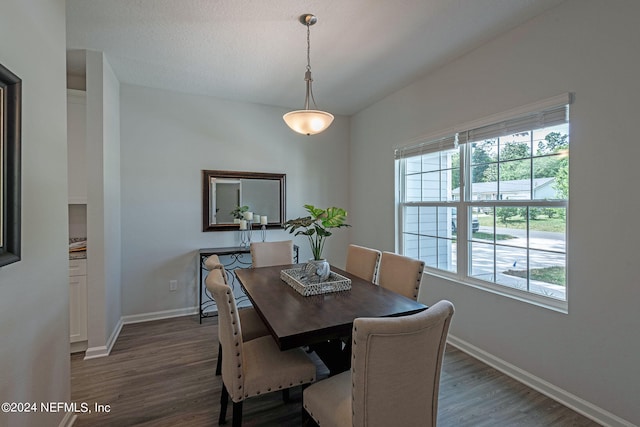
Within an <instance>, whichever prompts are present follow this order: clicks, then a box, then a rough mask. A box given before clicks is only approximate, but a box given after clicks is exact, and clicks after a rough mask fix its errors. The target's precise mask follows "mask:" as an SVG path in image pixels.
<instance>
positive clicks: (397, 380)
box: [303, 300, 454, 427]
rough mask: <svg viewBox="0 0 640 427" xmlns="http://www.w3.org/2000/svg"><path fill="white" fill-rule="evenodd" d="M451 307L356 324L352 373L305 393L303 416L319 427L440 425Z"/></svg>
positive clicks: (436, 306) (445, 303)
mask: <svg viewBox="0 0 640 427" xmlns="http://www.w3.org/2000/svg"><path fill="white" fill-rule="evenodd" d="M453 312H454V308H453V304H451V303H450V302H449V301H444V300H443V301H440V302H438V303H436V304H434V305H433V306H432V307H430V308H428V309H427V310H424V311H422V312H420V313H417V314H413V315H410V316H404V317H385V318H359V319H356V320H355V321H354V323H353V338H352V360H351V370H350V371H346V372H343V373H341V374H338V375H335V376H333V377H329V378H327V379H325V380H322V381H319V382H317V383H315V384H313V385H311V386H309V387H308V388H307V389H305V390H304V392H303V407H304V411H303V416H304V417H309V416H310V417H311V418H312V419H313V420H315V422H316V423H317V424H318V425H320V426H332V427H343V426H344V427H347V426H348V427H351V426H354V427H365V426H367V427H383V426H384V427H386V426H403V427H413V426H415V427H428V426H435V425H436V418H437V416H438V391H439V384H440V371H441V368H442V359H443V358H444V349H445V345H446V341H447V334H448V332H449V324H450V323H451V318H452V316H453Z"/></svg>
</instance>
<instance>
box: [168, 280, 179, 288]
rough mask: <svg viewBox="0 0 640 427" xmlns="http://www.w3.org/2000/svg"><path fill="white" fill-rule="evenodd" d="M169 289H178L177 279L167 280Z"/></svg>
mask: <svg viewBox="0 0 640 427" xmlns="http://www.w3.org/2000/svg"><path fill="white" fill-rule="evenodd" d="M169 290H170V291H177V290H178V281H177V280H169Z"/></svg>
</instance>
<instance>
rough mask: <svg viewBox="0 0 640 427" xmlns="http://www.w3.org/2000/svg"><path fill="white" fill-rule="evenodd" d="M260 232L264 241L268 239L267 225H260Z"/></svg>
mask: <svg viewBox="0 0 640 427" xmlns="http://www.w3.org/2000/svg"><path fill="white" fill-rule="evenodd" d="M260 234H261V235H262V241H263V242H264V241H266V240H267V226H266V225H264V224H262V225H261V226H260Z"/></svg>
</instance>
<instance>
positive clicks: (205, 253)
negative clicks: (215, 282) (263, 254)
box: [197, 245, 299, 323]
mask: <svg viewBox="0 0 640 427" xmlns="http://www.w3.org/2000/svg"><path fill="white" fill-rule="evenodd" d="M298 249H299V248H298V246H297V245H293V261H294V263H295V264H297V263H298ZM211 255H218V256H219V257H220V262H221V263H222V265H224V268H225V270H226V273H227V282H228V283H229V286H230V287H231V290H232V291H233V295H234V297H235V299H236V305H237V306H238V307H245V306H250V305H251V302H250V301H249V298H248V297H247V296H246V295H245V293H244V290H243V289H242V287H241V286H240V284H239V283H238V281H237V279H236V275H235V274H234V273H233V270H235V269H237V268H248V267H251V251H250V250H249V247H246V246H233V247H226V248H202V249H200V250H198V265H197V268H198V270H200V273H199V281H198V307H199V309H198V313H199V314H198V315H199V316H200V318H199V321H200V323H202V318H203V317H209V313H211V315H213V314H217V313H218V311H217V310H215V311H213V310H210V309H212V308H214V307H215V306H216V302H215V301H214V299H213V297H212V296H211V294H210V293H209V291H208V290H207V287H206V286H204V276H205V274H206V273H205V272H206V271H207V269H206V268H205V267H204V262H205V260H206V259H207V258H209V257H210V256H211ZM207 310H210V311H207Z"/></svg>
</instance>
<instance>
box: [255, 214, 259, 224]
mask: <svg viewBox="0 0 640 427" xmlns="http://www.w3.org/2000/svg"><path fill="white" fill-rule="evenodd" d="M253 222H255V223H256V224H259V223H260V215H256V214H253Z"/></svg>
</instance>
